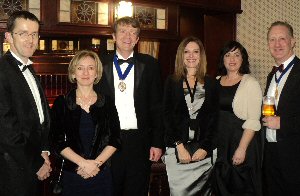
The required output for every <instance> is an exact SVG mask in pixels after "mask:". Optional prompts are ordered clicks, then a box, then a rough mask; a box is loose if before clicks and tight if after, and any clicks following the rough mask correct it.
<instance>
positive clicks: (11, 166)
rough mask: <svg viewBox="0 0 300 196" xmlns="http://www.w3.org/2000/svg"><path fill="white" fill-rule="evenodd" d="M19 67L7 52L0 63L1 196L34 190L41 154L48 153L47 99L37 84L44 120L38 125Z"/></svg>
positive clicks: (37, 117)
mask: <svg viewBox="0 0 300 196" xmlns="http://www.w3.org/2000/svg"><path fill="white" fill-rule="evenodd" d="M18 65H20V62H18V61H17V60H16V59H15V58H14V57H13V56H12V55H11V53H10V52H9V51H8V52H7V53H6V54H5V55H4V56H3V57H2V58H1V59H0V70H1V71H0V92H1V93H0V195H10V194H11V195H25V194H23V193H25V192H26V191H30V190H29V189H33V188H32V186H33V185H34V184H35V183H34V181H35V180H36V179H37V176H36V172H37V171H38V170H39V168H40V167H41V166H42V164H43V162H44V161H43V158H42V157H41V152H42V150H49V149H48V132H49V114H48V104H47V101H46V98H45V96H44V94H43V92H42V89H41V86H40V83H39V82H38V81H37V80H36V81H37V85H38V87H39V91H40V95H41V101H42V105H43V110H44V117H45V121H44V123H43V125H41V124H40V120H39V115H38V110H37V107H36V104H35V101H34V98H33V95H32V93H31V90H30V88H29V86H28V84H27V82H26V79H25V77H24V76H23V74H22V72H21V71H20V69H19V67H18ZM31 70H32V69H31ZM3 191H4V192H3ZM2 193H5V194H2Z"/></svg>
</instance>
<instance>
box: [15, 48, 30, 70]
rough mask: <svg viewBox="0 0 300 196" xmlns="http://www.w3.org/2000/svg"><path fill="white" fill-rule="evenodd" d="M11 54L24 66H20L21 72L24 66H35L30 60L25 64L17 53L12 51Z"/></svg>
mask: <svg viewBox="0 0 300 196" xmlns="http://www.w3.org/2000/svg"><path fill="white" fill-rule="evenodd" d="M10 53H11V55H12V56H13V57H15V59H17V60H18V61H20V62H21V63H22V66H19V68H20V70H22V69H23V66H24V65H31V64H33V62H32V61H31V60H30V59H28V61H27V63H24V62H23V61H22V59H21V58H19V57H18V56H17V55H16V54H15V53H13V52H12V51H10Z"/></svg>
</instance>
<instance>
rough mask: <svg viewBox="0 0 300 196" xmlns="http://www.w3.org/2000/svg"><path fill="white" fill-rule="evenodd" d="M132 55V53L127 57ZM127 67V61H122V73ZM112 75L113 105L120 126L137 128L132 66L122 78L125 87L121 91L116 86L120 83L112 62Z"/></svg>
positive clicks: (119, 56)
mask: <svg viewBox="0 0 300 196" xmlns="http://www.w3.org/2000/svg"><path fill="white" fill-rule="evenodd" d="M117 56H118V58H119V59H124V58H123V57H122V56H121V55H120V54H119V53H118V52H117ZM130 57H133V53H132V54H131V55H130V56H129V57H128V58H130ZM127 67H128V63H123V64H122V65H120V68H121V71H122V73H124V71H125V70H126V68H127ZM113 75H114V87H115V105H116V108H117V111H118V115H119V120H120V127H121V129H124V130H129V129H137V128H138V127H137V118H136V113H135V107H134V96H133V93H134V66H133V67H132V68H131V70H130V72H129V74H128V75H127V77H126V78H125V80H123V82H125V84H126V89H125V90H124V91H123V92H121V91H120V89H119V88H118V85H119V83H120V79H119V76H118V73H117V70H116V66H115V64H114V69H113Z"/></svg>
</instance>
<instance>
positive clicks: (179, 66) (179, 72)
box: [174, 36, 207, 83]
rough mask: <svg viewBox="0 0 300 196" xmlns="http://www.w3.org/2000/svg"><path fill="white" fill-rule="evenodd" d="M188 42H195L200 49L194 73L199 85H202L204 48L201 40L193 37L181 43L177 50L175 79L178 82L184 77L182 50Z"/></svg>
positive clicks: (204, 72) (204, 58)
mask: <svg viewBox="0 0 300 196" xmlns="http://www.w3.org/2000/svg"><path fill="white" fill-rule="evenodd" d="M190 42H195V43H196V44H197V45H198V46H199V49H200V62H199V65H198V68H197V72H196V78H197V80H198V81H199V82H200V83H204V77H205V75H206V68H207V61H206V53H205V49H204V46H203V44H202V42H201V40H200V39H199V38H197V37H194V36H189V37H186V38H185V39H183V40H182V41H181V43H180V44H179V46H178V48H177V53H176V59H175V73H174V75H175V79H176V80H180V79H182V78H185V77H186V74H187V71H186V67H185V65H184V50H185V47H186V46H187V45H188V43H190Z"/></svg>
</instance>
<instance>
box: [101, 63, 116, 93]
mask: <svg viewBox="0 0 300 196" xmlns="http://www.w3.org/2000/svg"><path fill="white" fill-rule="evenodd" d="M113 69H114V64H113V62H110V63H109V65H108V66H104V67H103V70H104V74H105V77H106V80H107V83H108V86H109V89H110V91H111V95H112V98H113V99H115V88H114V74H113Z"/></svg>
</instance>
